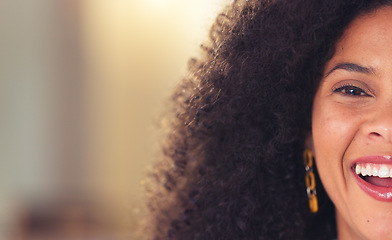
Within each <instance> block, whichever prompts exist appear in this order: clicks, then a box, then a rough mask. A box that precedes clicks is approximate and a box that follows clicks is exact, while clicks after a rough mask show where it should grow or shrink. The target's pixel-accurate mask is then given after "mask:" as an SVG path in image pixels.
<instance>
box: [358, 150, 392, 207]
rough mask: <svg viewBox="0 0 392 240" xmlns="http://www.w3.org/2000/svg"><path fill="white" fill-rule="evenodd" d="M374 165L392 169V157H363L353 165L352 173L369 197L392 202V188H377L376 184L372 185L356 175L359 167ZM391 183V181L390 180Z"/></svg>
mask: <svg viewBox="0 0 392 240" xmlns="http://www.w3.org/2000/svg"><path fill="white" fill-rule="evenodd" d="M366 164H369V165H372V166H374V167H381V166H384V167H385V166H388V169H391V167H392V156H367V157H361V158H359V159H357V160H355V161H354V162H353V165H352V168H351V169H352V172H353V174H354V177H355V180H356V181H357V183H358V185H359V187H360V188H361V189H362V190H363V191H364V192H365V193H367V194H368V195H369V196H371V197H372V198H374V199H376V200H379V201H386V202H392V186H391V185H389V186H377V185H374V184H371V183H369V182H367V181H365V180H364V179H362V178H361V177H360V176H359V175H358V174H357V173H356V170H355V168H356V166H357V165H362V166H363V165H366ZM388 181H389V180H388ZM390 181H391V182H392V178H391V179H390Z"/></svg>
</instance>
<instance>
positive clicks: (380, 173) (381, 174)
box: [378, 165, 389, 178]
mask: <svg viewBox="0 0 392 240" xmlns="http://www.w3.org/2000/svg"><path fill="white" fill-rule="evenodd" d="M378 177H380V178H387V177H389V169H388V168H387V166H385V165H382V166H381V167H380V170H379V171H378Z"/></svg>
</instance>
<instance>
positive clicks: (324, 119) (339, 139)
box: [312, 102, 355, 159]
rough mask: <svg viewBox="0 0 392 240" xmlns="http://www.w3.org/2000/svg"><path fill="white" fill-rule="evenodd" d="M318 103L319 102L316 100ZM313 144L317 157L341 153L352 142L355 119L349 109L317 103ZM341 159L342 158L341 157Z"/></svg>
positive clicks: (314, 112) (314, 113) (313, 119)
mask: <svg viewBox="0 0 392 240" xmlns="http://www.w3.org/2000/svg"><path fill="white" fill-rule="evenodd" d="M315 103H317V102H315ZM332 105H333V104H332ZM312 133H313V144H314V151H315V155H316V157H317V156H318V155H320V157H322V156H323V157H325V155H326V154H327V155H328V156H335V157H336V155H341V154H343V153H344V152H343V151H344V149H346V148H347V147H348V144H350V142H351V139H352V136H353V134H355V131H354V130H353V121H352V118H351V117H350V116H349V115H348V114H347V111H344V110H343V109H341V108H339V107H337V106H331V105H327V104H324V105H322V106H319V105H315V108H314V111H313V116H312ZM339 159H341V158H339Z"/></svg>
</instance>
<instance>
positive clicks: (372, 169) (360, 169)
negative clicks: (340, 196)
mask: <svg viewBox="0 0 392 240" xmlns="http://www.w3.org/2000/svg"><path fill="white" fill-rule="evenodd" d="M355 173H356V174H358V175H359V174H361V175H362V176H376V177H379V178H388V177H390V178H392V165H386V164H375V163H362V164H357V165H356V166H355Z"/></svg>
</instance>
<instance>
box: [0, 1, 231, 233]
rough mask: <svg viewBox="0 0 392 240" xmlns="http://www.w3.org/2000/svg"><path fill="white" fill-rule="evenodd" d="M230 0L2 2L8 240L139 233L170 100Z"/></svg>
mask: <svg viewBox="0 0 392 240" xmlns="http://www.w3.org/2000/svg"><path fill="white" fill-rule="evenodd" d="M230 2H231V0H55V1H54V0H29V1H15V0H1V1H0V157H1V161H0V239H21V240H22V239H41V240H43V239H132V236H131V235H132V231H133V230H134V229H136V228H137V220H138V218H141V217H143V216H142V215H141V213H140V206H141V205H142V204H143V188H142V185H141V182H142V180H143V177H145V174H146V170H147V168H148V167H149V166H150V165H151V164H152V162H153V161H154V160H155V156H156V154H157V151H158V150H159V146H158V144H157V139H156V138H157V135H159V130H157V128H156V123H157V122H159V117H160V114H161V113H162V111H164V107H165V101H167V100H166V99H167V98H168V96H169V94H170V92H171V90H172V89H173V88H174V86H175V84H176V83H177V82H178V81H179V80H180V78H181V77H182V76H183V75H184V74H185V71H186V64H187V61H188V58H189V57H190V56H196V55H197V53H198V51H199V46H200V44H201V43H202V42H203V40H204V39H205V38H206V37H207V35H208V28H209V26H210V25H211V23H212V22H213V20H214V19H215V16H216V15H217V13H219V12H220V11H221V9H223V7H224V6H225V5H227V4H230Z"/></svg>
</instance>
